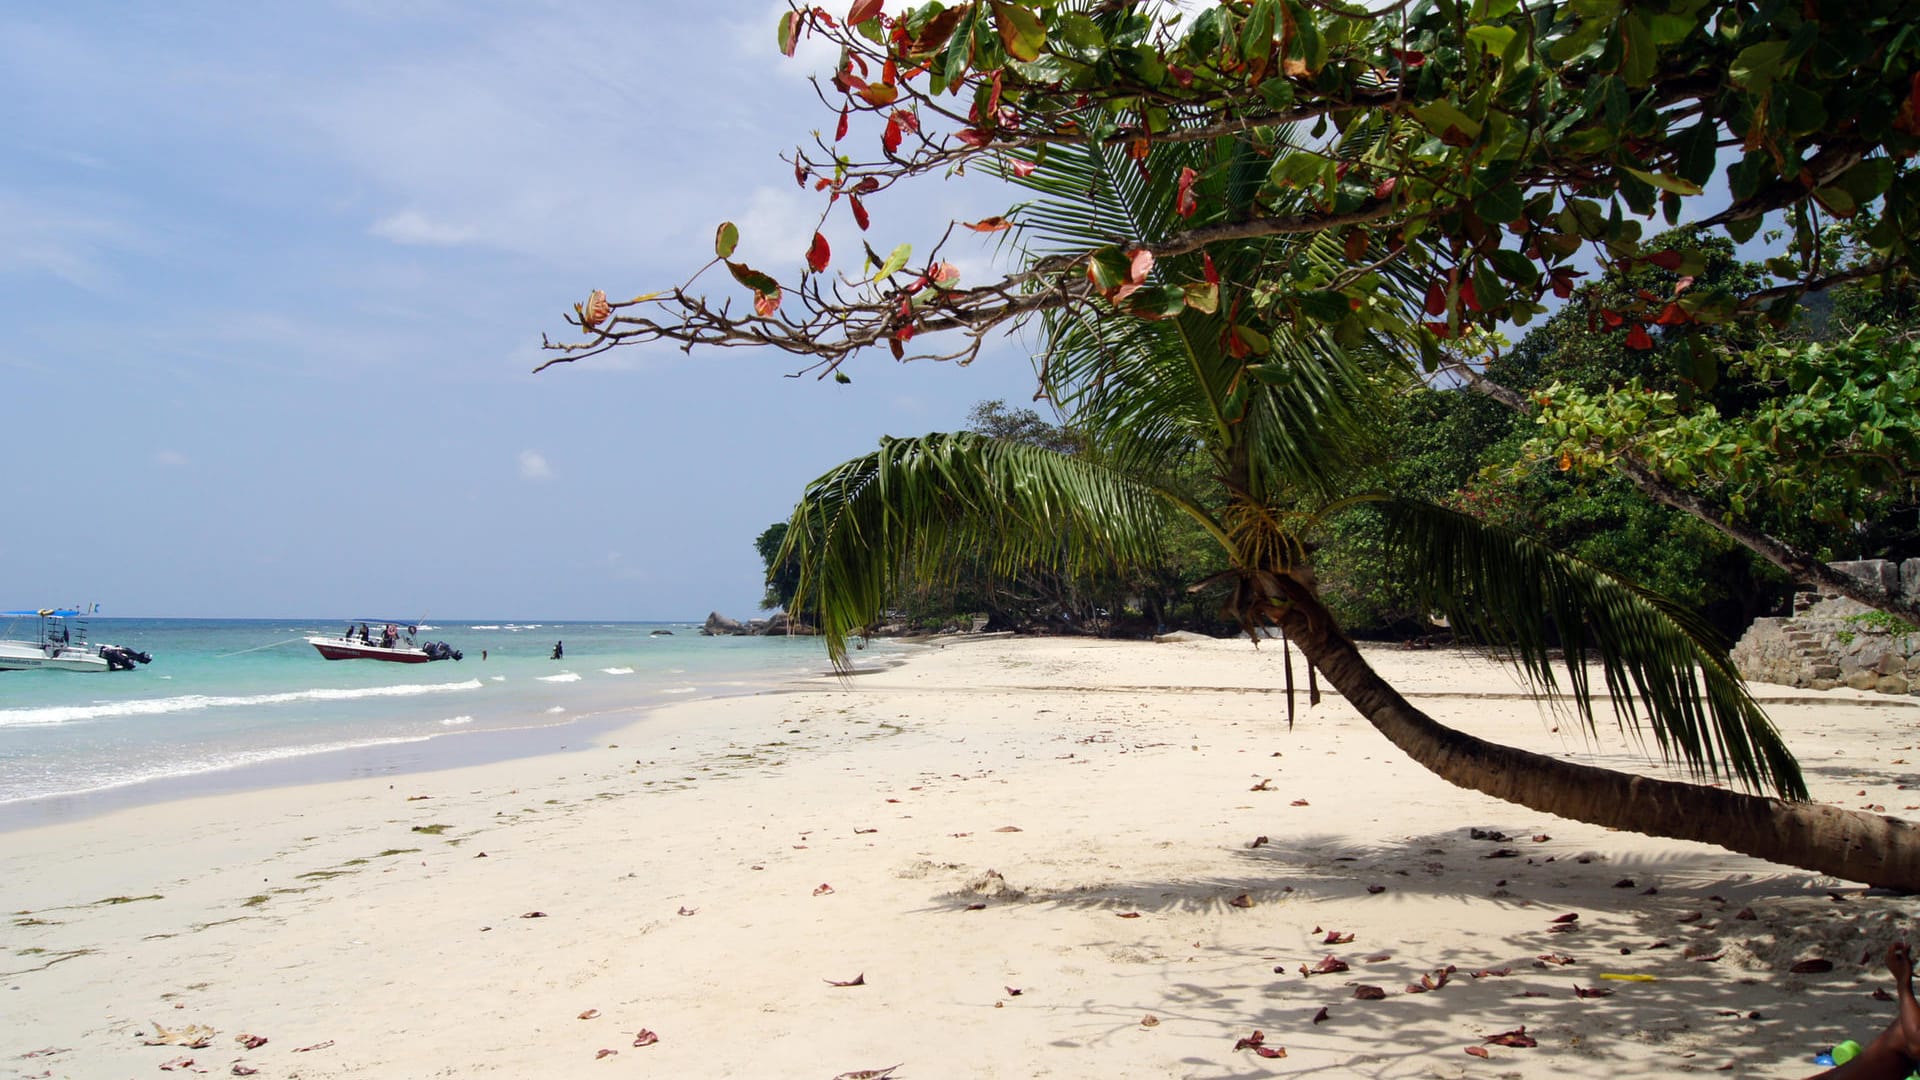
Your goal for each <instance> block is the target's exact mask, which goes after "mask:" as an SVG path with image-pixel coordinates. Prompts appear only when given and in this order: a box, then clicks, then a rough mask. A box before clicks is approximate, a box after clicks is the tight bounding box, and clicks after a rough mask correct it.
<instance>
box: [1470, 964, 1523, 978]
mask: <svg viewBox="0 0 1920 1080" xmlns="http://www.w3.org/2000/svg"><path fill="white" fill-rule="evenodd" d="M1511 974H1513V969H1512V968H1510V967H1503V968H1481V969H1480V970H1479V971H1476V972H1474V973H1473V977H1474V978H1476V979H1488V978H1492V979H1504V978H1506V977H1507V976H1509V975H1511Z"/></svg>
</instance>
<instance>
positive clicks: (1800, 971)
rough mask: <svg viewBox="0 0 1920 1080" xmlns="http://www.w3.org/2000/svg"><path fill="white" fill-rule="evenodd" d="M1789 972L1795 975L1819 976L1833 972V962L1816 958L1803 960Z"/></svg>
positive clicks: (1789, 969)
mask: <svg viewBox="0 0 1920 1080" xmlns="http://www.w3.org/2000/svg"><path fill="white" fill-rule="evenodd" d="M1787 970H1788V971H1791V972H1793V973H1794V974H1795V975H1819V974H1821V973H1822V972H1827V971H1832V970H1833V961H1831V960H1821V959H1819V958H1817V957H1816V958H1814V959H1812V960H1802V961H1800V962H1799V963H1797V964H1795V965H1793V966H1792V967H1790V968H1788V969H1787Z"/></svg>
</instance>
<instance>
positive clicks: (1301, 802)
mask: <svg viewBox="0 0 1920 1080" xmlns="http://www.w3.org/2000/svg"><path fill="white" fill-rule="evenodd" d="M1235 340H1238V336H1237V335H1236V337H1235ZM1288 805H1290V806H1307V805H1309V804H1308V802H1307V800H1305V799H1295V800H1293V802H1291V803H1289V804H1288Z"/></svg>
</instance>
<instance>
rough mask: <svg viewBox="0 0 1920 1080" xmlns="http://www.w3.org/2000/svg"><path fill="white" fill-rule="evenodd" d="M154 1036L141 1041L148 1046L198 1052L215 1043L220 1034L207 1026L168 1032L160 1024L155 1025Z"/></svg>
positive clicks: (195, 1026) (196, 1025)
mask: <svg viewBox="0 0 1920 1080" xmlns="http://www.w3.org/2000/svg"><path fill="white" fill-rule="evenodd" d="M148 1023H149V1024H152V1025H153V1034H151V1035H149V1036H147V1037H146V1038H144V1039H141V1040H140V1041H141V1042H143V1043H145V1044H146V1045H148V1046H184V1047H186V1048H187V1049H189V1050H198V1049H200V1048H202V1047H204V1046H206V1045H207V1044H208V1043H210V1042H212V1041H213V1037H214V1036H215V1035H216V1034H218V1032H216V1031H214V1030H213V1029H212V1028H210V1027H208V1026H206V1025H205V1024H188V1025H187V1026H186V1027H183V1028H174V1029H172V1030H168V1029H167V1028H165V1027H162V1026H161V1025H159V1024H153V1022H152V1021H148Z"/></svg>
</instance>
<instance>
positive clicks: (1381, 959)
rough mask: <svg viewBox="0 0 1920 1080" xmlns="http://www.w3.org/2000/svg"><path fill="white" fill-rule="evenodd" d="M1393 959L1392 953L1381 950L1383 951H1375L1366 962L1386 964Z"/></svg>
mask: <svg viewBox="0 0 1920 1080" xmlns="http://www.w3.org/2000/svg"><path fill="white" fill-rule="evenodd" d="M1391 959H1393V954H1392V953H1390V952H1381V953H1374V954H1373V955H1372V956H1369V957H1367V960H1366V962H1367V963H1369V964H1384V963H1386V962H1387V961H1389V960H1391Z"/></svg>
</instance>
